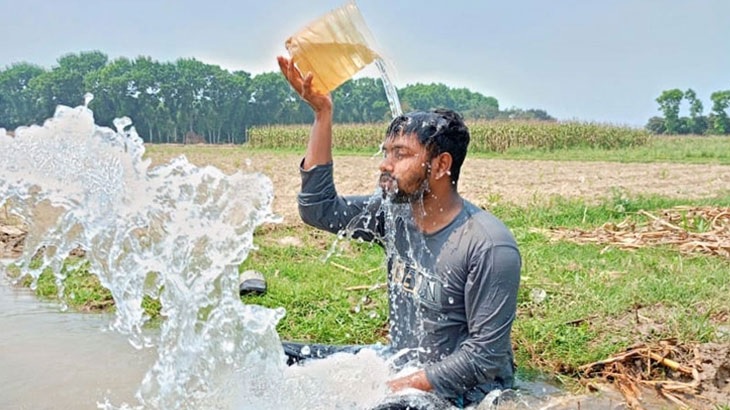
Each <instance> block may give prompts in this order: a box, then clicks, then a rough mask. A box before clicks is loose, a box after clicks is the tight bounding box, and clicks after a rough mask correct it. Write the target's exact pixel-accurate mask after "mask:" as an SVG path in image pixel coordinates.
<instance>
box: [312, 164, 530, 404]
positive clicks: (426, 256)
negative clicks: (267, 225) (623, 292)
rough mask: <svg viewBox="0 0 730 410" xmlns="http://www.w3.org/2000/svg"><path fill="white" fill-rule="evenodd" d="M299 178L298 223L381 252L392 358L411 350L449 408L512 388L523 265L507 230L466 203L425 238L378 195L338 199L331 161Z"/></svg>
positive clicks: (410, 220) (497, 220)
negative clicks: (374, 246) (514, 329)
mask: <svg viewBox="0 0 730 410" xmlns="http://www.w3.org/2000/svg"><path fill="white" fill-rule="evenodd" d="M301 175H302V189H301V192H300V193H299V197H298V200H299V213H300V216H301V217H302V220H303V221H304V222H305V223H307V224H309V225H312V226H314V227H317V228H320V229H323V230H326V231H329V232H333V233H338V232H340V231H341V230H343V229H346V230H347V231H348V234H349V235H352V236H353V237H356V238H362V239H365V240H373V241H376V242H378V243H380V244H381V245H383V246H384V247H385V248H386V251H387V253H388V255H387V257H388V292H389V301H390V306H389V307H390V336H391V341H392V348H393V351H400V350H401V349H413V350H414V351H416V352H417V356H418V360H419V361H420V362H421V363H422V364H423V368H424V369H425V371H426V376H427V378H428V380H429V382H430V383H431V385H432V386H433V388H434V391H435V393H436V394H437V395H438V396H440V397H443V398H445V399H448V400H449V401H452V402H454V403H464V404H466V403H474V402H479V401H480V400H481V399H482V398H483V397H484V396H485V394H486V393H488V392H489V391H491V390H493V389H508V388H511V387H512V384H513V380H514V376H513V374H514V365H513V354H512V348H511V341H510V332H511V328H512V322H513V321H514V318H515V311H516V303H517V289H518V286H519V280H520V269H521V259H520V254H519V251H518V248H517V244H516V242H515V240H514V237H513V236H512V234H511V232H510V231H509V230H508V229H507V228H506V227H505V225H504V224H503V223H502V222H501V221H500V220H499V219H497V218H496V217H495V216H494V215H492V214H491V213H489V212H486V211H484V210H482V209H479V208H478V207H476V206H474V205H473V204H471V203H469V202H468V201H464V205H463V207H462V210H461V212H460V213H459V214H458V215H457V216H456V217H455V218H454V220H453V221H452V222H451V223H450V224H449V225H448V226H446V227H445V228H443V229H441V230H440V231H438V232H435V233H431V234H423V233H421V232H420V231H419V230H418V229H417V227H416V226H415V225H414V224H413V221H412V218H407V217H398V216H397V215H395V216H394V214H393V213H392V212H391V213H388V212H383V210H382V209H381V203H380V202H381V199H380V198H377V197H373V198H368V197H362V196H359V197H358V196H351V197H341V196H338V195H337V192H336V190H335V186H334V182H333V178H332V164H328V165H319V166H316V167H314V168H312V169H311V170H308V171H303V170H302V171H301ZM405 207H408V205H405ZM408 209H409V208H408Z"/></svg>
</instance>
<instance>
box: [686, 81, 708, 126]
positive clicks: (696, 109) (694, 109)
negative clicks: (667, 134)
mask: <svg viewBox="0 0 730 410" xmlns="http://www.w3.org/2000/svg"><path fill="white" fill-rule="evenodd" d="M684 98H685V99H686V100H687V102H688V103H689V118H688V119H687V121H686V129H687V132H689V133H692V134H698V135H701V134H704V133H705V131H707V121H706V120H705V118H704V117H703V116H702V110H703V108H704V107H703V106H702V101H700V100H698V99H697V93H695V92H694V90H692V89H691V88H689V89H687V91H685V92H684Z"/></svg>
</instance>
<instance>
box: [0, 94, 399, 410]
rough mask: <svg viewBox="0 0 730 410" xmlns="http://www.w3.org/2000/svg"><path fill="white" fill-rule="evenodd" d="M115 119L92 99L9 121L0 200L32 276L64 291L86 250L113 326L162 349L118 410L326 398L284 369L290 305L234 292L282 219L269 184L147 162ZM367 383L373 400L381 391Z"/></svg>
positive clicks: (141, 344)
mask: <svg viewBox="0 0 730 410" xmlns="http://www.w3.org/2000/svg"><path fill="white" fill-rule="evenodd" d="M90 98H91V96H89V97H88V98H87V102H88V100H89V99H90ZM114 123H115V127H116V129H117V130H116V131H114V130H112V129H109V128H105V127H99V126H96V125H95V124H94V120H93V114H92V112H91V111H90V110H89V109H88V108H86V106H80V107H77V108H69V107H58V109H57V111H56V113H55V115H54V117H53V118H51V119H49V120H48V121H46V122H45V124H44V125H43V126H31V127H24V128H18V129H17V130H15V136H14V137H11V136H10V135H8V133H7V132H6V131H5V130H3V129H0V176H1V178H0V206H3V205H5V204H7V205H8V208H9V210H10V212H12V213H13V214H15V215H17V216H18V217H19V218H20V219H21V220H22V221H23V222H24V224H25V225H26V226H27V228H28V236H27V239H26V242H25V247H24V253H23V255H22V256H21V258H20V259H19V261H18V264H19V265H21V266H22V267H23V271H24V272H26V273H27V274H28V275H30V276H31V278H32V280H33V282H34V283H37V280H38V277H39V276H40V274H41V273H42V272H43V271H44V270H46V269H50V270H51V271H52V272H53V273H54V275H55V281H56V284H57V285H58V286H59V296H61V297H63V296H64V289H63V284H64V279H65V274H64V272H65V270H64V269H62V268H63V263H64V260H65V258H66V256H67V255H68V254H69V252H70V251H71V250H73V249H75V248H77V247H79V246H80V247H82V248H83V249H85V250H87V253H86V257H87V259H88V261H89V264H90V269H89V270H90V271H91V272H93V273H94V274H95V275H97V276H98V278H99V281H100V282H101V284H102V285H103V286H104V287H106V288H108V289H109V290H110V291H111V294H112V297H113V298H114V303H115V307H116V312H115V316H114V320H113V322H112V323H111V324H110V327H111V328H112V329H114V330H116V331H119V332H122V333H124V334H127V335H128V336H129V340H130V342H131V343H132V344H133V345H134V346H135V347H137V348H146V347H152V346H155V347H156V349H157V360H156V362H155V364H154V365H153V366H152V368H151V369H150V370H149V371H148V372H147V375H146V376H145V378H144V380H143V381H142V383H141V387H140V388H139V391H138V393H137V399H138V401H139V403H137V404H122V405H121V408H155V409H157V408H159V409H168V408H190V409H198V408H233V407H232V406H235V407H237V408H242V409H280V408H296V407H297V406H298V404H295V403H297V401H299V402H301V403H306V402H310V403H316V402H319V401H321V400H323V398H322V396H321V395H320V394H318V391H320V390H322V389H321V386H320V387H319V388H318V389H316V390H313V389H312V388H311V386H308V384H319V382H316V381H311V380H310V381H307V380H309V379H307V377H303V376H302V375H301V373H302V371H301V370H300V371H299V375H295V370H293V369H289V368H287V367H286V365H285V362H286V360H285V357H284V354H283V350H282V348H281V345H280V341H279V337H278V334H277V333H276V331H275V326H276V324H277V322H278V321H279V319H280V318H281V317H282V316H283V315H284V310H283V309H273V310H272V309H266V308H263V307H260V306H254V305H244V304H242V303H241V301H240V299H239V298H238V265H239V264H240V263H241V262H242V261H243V260H244V259H245V258H246V257H247V255H248V253H249V252H250V250H251V249H252V248H253V232H254V229H255V228H256V227H257V226H259V225H260V224H262V223H264V222H269V221H276V220H277V218H276V217H275V216H274V215H273V214H272V213H271V201H272V198H273V187H272V184H271V181H270V180H269V179H268V178H266V177H265V176H264V175H262V174H243V173H240V172H239V173H235V174H233V175H225V174H223V173H222V172H221V171H220V170H218V169H216V168H213V167H203V168H199V167H196V166H194V165H192V164H190V163H189V162H188V161H187V159H186V158H185V157H179V158H177V159H174V160H173V161H171V162H170V163H168V164H165V165H162V166H159V167H156V168H150V166H149V165H150V161H149V160H147V159H144V145H143V142H142V140H141V138H139V136H138V135H137V134H136V132H135V130H134V128H130V125H131V121H130V120H129V119H128V118H121V119H117V120H116V121H115V122H114ZM39 249H41V250H43V251H42V252H39V254H40V255H41V256H42V260H41V262H40V264H38V266H36V265H35V264H31V261H32V260H34V257H35V256H36V254H37V252H36V251H37V250H39ZM146 296H150V297H154V298H159V300H160V302H161V305H162V310H161V316H162V317H163V318H164V321H163V322H162V325H161V328H160V329H159V333H157V332H149V331H145V329H144V325H145V323H146V322H147V320H148V319H149V318H148V317H147V316H146V315H145V313H144V309H143V307H142V301H143V299H144V298H145V297H146ZM351 360H356V359H355V358H352V359H351ZM360 360H362V359H360ZM379 362H381V363H382V360H380V361H379ZM363 368H366V367H363ZM382 369H386V365H385V364H384V363H383V364H382ZM371 370H372V369H371ZM331 373H332V374H333V375H336V374H338V373H337V372H331ZM371 373H374V374H377V373H378V372H372V371H371ZM380 373H382V371H381V372H380ZM305 374H306V373H305ZM381 376H382V377H379V378H378V379H377V380H379V382H378V383H376V384H378V386H379V389H380V390H383V389H384V380H385V379H386V377H385V376H384V375H381ZM339 377H341V378H343V380H344V377H343V376H342V375H340V376H339ZM312 380H315V379H312ZM373 380H375V379H373ZM353 383H355V381H354V380H352V381H351V383H349V384H348V386H350V385H352V384H353ZM256 389H264V390H266V391H265V394H261V395H259V396H260V397H268V401H267V402H261V403H267V404H266V406H263V405H252V404H250V403H247V402H246V400H242V398H246V397H248V398H250V396H251V394H252V391H256ZM281 389H283V390H281ZM346 390H347V391H348V392H350V389H346ZM282 391H287V392H288V394H285V395H282V394H281V392H282ZM366 391H367V392H368V394H369V395H370V397H369V398H368V400H376V399H377V398H378V397H382V395H383V394H384V392H380V393H378V394H376V391H373V390H367V389H366ZM350 393H351V392H350ZM283 397H286V398H283ZM291 400H294V401H291ZM328 400H335V402H336V401H338V400H339V404H333V406H330V407H332V408H334V407H342V403H352V402H353V398H352V397H344V395H343V394H331V395H330V399H328ZM249 401H250V400H249ZM290 401H291V403H290V404H291V406H287V405H286V403H289V402H290ZM335 402H332V403H335ZM355 402H356V403H357V404H358V406H359V405H361V404H363V402H362V401H357V400H356V401H355ZM313 405H314V406H316V404H313ZM99 406H100V407H102V408H116V407H115V406H116V405H115V404H113V403H110V402H108V401H105V402H103V403H100V405H99ZM347 407H348V406H345V408H347Z"/></svg>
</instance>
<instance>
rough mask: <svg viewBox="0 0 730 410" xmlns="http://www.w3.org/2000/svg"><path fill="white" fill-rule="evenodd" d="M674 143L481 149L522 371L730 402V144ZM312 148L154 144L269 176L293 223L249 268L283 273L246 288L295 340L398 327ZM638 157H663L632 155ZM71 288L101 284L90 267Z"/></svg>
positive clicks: (373, 256) (278, 205)
mask: <svg viewBox="0 0 730 410" xmlns="http://www.w3.org/2000/svg"><path fill="white" fill-rule="evenodd" d="M705 141H706V142H708V143H712V144H719V145H720V146H721V147H722V148H718V146H717V145H712V146H705V147H704V148H703V146H702V144H701V142H705ZM668 142H671V141H670V140H665V141H662V144H657V145H656V146H655V147H654V148H646V147H638V148H634V149H626V148H619V149H615V150H606V151H595V150H593V149H591V148H586V149H583V150H582V151H581V150H578V151H574V150H564V151H560V150H557V151H555V150H547V151H529V152H527V151H524V150H520V149H515V150H514V151H512V152H510V151H509V150H508V151H506V152H505V153H503V154H500V155H490V154H485V153H481V154H479V155H472V156H471V157H468V158H467V161H466V162H465V164H464V167H463V170H462V179H461V181H460V183H459V190H460V191H461V193H462V195H463V196H464V197H465V198H466V199H468V200H470V201H472V202H474V203H476V204H477V205H479V206H482V207H484V208H486V209H489V210H490V211H491V212H493V213H494V214H495V215H497V216H498V217H500V218H502V219H503V220H504V221H505V222H506V223H507V225H508V226H510V228H511V229H512V230H513V231H514V233H515V236H516V237H517V240H518V242H519V244H520V248H521V252H522V255H523V260H524V270H523V276H522V282H521V290H520V295H519V311H518V319H517V321H516V322H515V326H514V330H513V342H514V347H515V352H516V361H517V364H518V369H519V372H520V376H521V377H522V378H530V377H533V376H537V375H543V376H547V377H550V378H554V379H556V380H559V381H560V382H562V383H564V386H566V387H568V388H571V389H575V390H576V391H577V390H580V391H583V389H585V388H589V389H591V388H596V386H599V385H601V384H602V382H606V381H608V382H611V384H612V385H613V386H615V387H616V388H617V389H618V391H620V392H621V393H622V394H623V395H624V399H625V400H626V402H627V403H628V404H629V405H632V406H635V408H639V407H640V406H642V405H644V406H650V404H647V403H648V399H647V398H646V395H647V394H651V392H655V393H657V394H658V395H659V396H662V397H663V398H662V399H661V400H663V401H661V402H660V403H664V404H662V406H664V405H666V407H668V408H671V407H673V406H676V407H681V406H682V405H683V404H682V403H684V405H688V406H691V407H695V408H714V409H721V408H722V409H726V408H728V407H727V406H730V302H728V298H727V295H728V293H729V292H730V285H729V282H730V280H728V272H730V165H728V164H730V161H728V158H726V157H727V156H728V155H730V154H724V153H723V152H725V153H730V147H729V146H728V142H727V141H720V142H718V140H711V139H706V140H697V141H694V142H691V143H689V144H687V140H682V141H679V142H677V143H676V144H675V145H672V144H670V143H668ZM726 149H727V150H726ZM641 150H645V151H641ZM299 151H300V150H288V151H287V150H280V152H273V151H272V150H265V149H255V150H253V149H249V148H242V147H240V146H235V147H234V146H207V145H197V146H170V145H165V146H161V145H160V146H149V147H148V156H149V157H150V158H151V159H152V161H153V164H159V163H163V162H167V161H168V160H170V159H171V158H173V157H176V156H178V155H185V156H186V157H187V158H188V159H189V160H190V161H191V162H193V163H195V164H197V165H200V166H203V165H214V166H216V167H218V168H221V169H222V170H224V171H226V172H234V171H238V170H241V171H244V172H261V173H264V174H265V175H267V176H268V177H269V178H271V180H272V182H273V184H274V187H275V199H274V203H273V207H274V211H275V212H276V213H278V214H280V215H281V216H283V222H282V223H281V224H276V225H274V224H272V225H267V226H263V227H261V228H259V230H258V232H257V235H256V238H257V239H256V240H257V245H258V246H259V249H258V251H256V252H254V253H253V254H252V255H251V256H250V257H249V259H248V260H246V261H245V262H244V264H243V265H242V266H241V269H256V270H259V271H261V272H262V273H264V275H265V276H266V278H267V281H268V283H269V291H268V293H267V294H266V295H264V296H248V297H245V298H244V301H245V302H247V303H257V304H262V305H265V306H272V307H274V306H283V307H285V308H286V310H287V315H286V317H285V318H284V319H283V320H282V322H281V323H280V326H279V332H280V334H281V336H282V338H285V339H295V340H306V341H318V342H330V343H371V342H376V341H386V336H387V335H386V334H387V331H386V321H387V311H386V301H387V298H386V296H385V293H384V290H383V289H382V287H381V286H380V284H382V282H383V281H384V278H385V272H384V269H383V264H382V257H383V254H382V251H380V249H379V248H377V247H373V246H370V245H368V244H360V243H350V242H347V241H335V238H334V237H333V236H332V235H329V234H324V233H321V232H317V231H315V230H313V229H311V228H309V227H307V226H304V225H303V224H302V223H301V222H300V221H299V219H298V215H297V210H296V193H297V191H298V186H299V176H298V164H299V161H300V159H301V152H299ZM373 151H374V150H373ZM371 152H372V151H367V150H361V151H360V152H359V153H357V154H353V153H347V152H339V153H336V155H335V180H336V183H337V186H338V190H339V192H340V193H342V194H350V193H359V194H363V193H370V192H372V191H373V190H374V186H375V181H376V178H377V165H378V161H379V159H378V157H377V156H376V155H374V154H375V153H374V152H372V153H371ZM637 152H638V153H639V154H637ZM688 152H692V153H694V154H692V155H688V154H687V153H688ZM632 155H634V156H639V157H641V158H644V159H645V160H646V161H649V162H639V160H637V159H634V162H621V161H622V160H623V161H625V160H627V159H629V160H630V159H631V158H632ZM557 158H571V159H572V160H570V161H565V160H557ZM581 158H582V159H584V160H583V161H581V160H578V159H581ZM600 158H603V159H606V160H607V161H598V160H597V159H600ZM5 222H6V223H5V225H6V226H7V225H8V223H7V221H5ZM0 226H3V215H2V213H1V212H0ZM1 234H2V233H1V232H0V235H1ZM2 241H3V237H2V236H0V242H2ZM5 241H6V243H9V242H8V239H5ZM0 245H2V243H0ZM0 250H2V248H1V247H0ZM6 251H7V252H9V251H10V250H8V249H6ZM327 255H330V256H329V257H327ZM92 282H93V281H92ZM67 286H68V287H69V289H71V290H73V289H75V288H74V287H79V288H84V289H88V288H94V286H95V285H94V284H93V283H90V279H89V275H88V274H87V273H85V272H83V271H81V272H77V273H76V274H72V275H71V277H70V278H69V284H68V285H67ZM38 292H39V294H41V295H49V296H52V295H54V294H55V288H54V285H53V283H52V280H51V279H49V278H45V279H44V278H43V277H41V280H40V282H39V286H38ZM75 293H76V295H79V294H81V292H79V291H76V292H75ZM86 293H90V294H91V296H90V297H89V298H88V299H86V300H83V299H82V298H79V297H78V296H77V297H76V300H75V301H74V303H76V304H77V305H78V307H79V308H80V309H87V310H89V309H92V310H93V309H100V308H108V305H109V303H108V296H105V295H104V293H103V291H102V290H98V289H97V290H96V291H91V292H86ZM105 298H106V299H105ZM147 306H148V309H149V310H150V312H151V313H152V314H153V315H154V314H155V313H156V309H159V306H157V305H155V303H154V302H150V301H148V305H147ZM642 393H643V394H644V396H642ZM723 406H724V407H723ZM651 408H655V407H653V406H651Z"/></svg>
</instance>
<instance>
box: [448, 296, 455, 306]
mask: <svg viewBox="0 0 730 410" xmlns="http://www.w3.org/2000/svg"><path fill="white" fill-rule="evenodd" d="M453 304H454V298H453V297H452V296H449V305H453Z"/></svg>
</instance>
